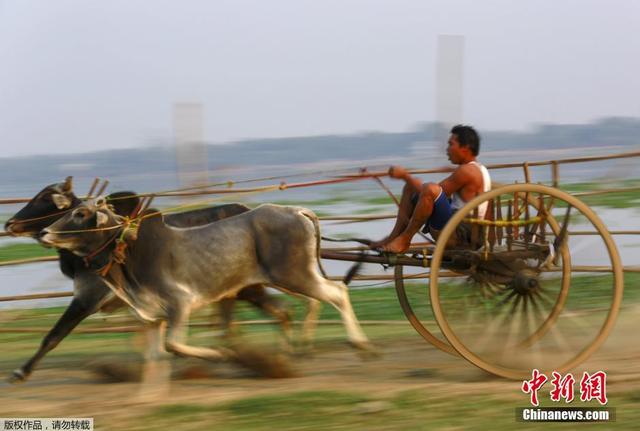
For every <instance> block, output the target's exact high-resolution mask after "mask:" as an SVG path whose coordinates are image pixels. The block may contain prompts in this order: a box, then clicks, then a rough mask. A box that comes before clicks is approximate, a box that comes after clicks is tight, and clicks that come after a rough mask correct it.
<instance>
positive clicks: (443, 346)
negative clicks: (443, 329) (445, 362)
mask: <svg viewBox="0 0 640 431" xmlns="http://www.w3.org/2000/svg"><path fill="white" fill-rule="evenodd" d="M394 277H395V285H396V293H397V295H398V301H399V302H400V307H402V311H403V312H404V315H405V316H406V317H407V320H409V323H411V326H413V328H414V329H415V330H416V331H417V332H418V334H420V335H421V336H422V338H424V339H425V340H427V341H428V342H429V343H431V344H432V345H434V346H435V347H437V348H438V349H440V350H442V351H443V352H447V353H450V354H452V355H456V356H458V352H456V350H455V349H454V348H453V347H451V345H450V344H449V343H448V342H447V341H446V340H445V339H444V337H442V336H440V337H437V336H436V335H434V334H433V332H432V331H433V329H431V330H429V329H427V327H426V325H427V324H428V323H427V322H432V321H433V320H434V319H433V314H432V312H431V305H430V303H429V295H428V288H427V287H425V285H424V284H422V283H420V285H414V284H410V285H409V286H405V283H404V271H403V268H402V265H396V266H395V269H394ZM426 277H428V275H426ZM431 325H432V326H436V325H435V324H434V323H431ZM434 329H437V328H434Z"/></svg>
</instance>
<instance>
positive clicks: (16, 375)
mask: <svg viewBox="0 0 640 431" xmlns="http://www.w3.org/2000/svg"><path fill="white" fill-rule="evenodd" d="M27 377H28V376H27V375H26V374H25V373H24V372H23V371H22V370H20V369H17V370H13V371H12V372H11V375H10V376H9V377H8V378H7V381H8V382H9V383H13V384H16V383H23V382H25V381H26V380H27Z"/></svg>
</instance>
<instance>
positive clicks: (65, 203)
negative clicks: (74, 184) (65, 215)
mask: <svg viewBox="0 0 640 431" xmlns="http://www.w3.org/2000/svg"><path fill="white" fill-rule="evenodd" d="M51 199H53V203H54V204H55V205H56V208H58V209H59V210H63V209H66V208H69V207H70V206H71V199H69V198H68V197H66V196H65V195H61V194H59V193H54V194H52V195H51Z"/></svg>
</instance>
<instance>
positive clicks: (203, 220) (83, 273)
mask: <svg viewBox="0 0 640 431" xmlns="http://www.w3.org/2000/svg"><path fill="white" fill-rule="evenodd" d="M106 199H107V202H108V204H109V205H111V206H112V208H113V209H114V211H115V213H116V214H119V215H121V216H128V215H130V214H132V212H133V211H134V210H135V208H136V207H137V206H138V204H139V198H138V197H137V196H136V195H135V194H134V193H133V192H116V193H112V194H111V195H109V196H107V198H106ZM80 203H81V200H80V199H79V198H78V197H77V196H76V195H75V194H74V193H73V187H72V178H71V177H68V178H67V179H66V180H65V181H64V182H62V183H56V184H51V185H49V186H47V187H45V188H44V189H42V190H41V191H40V192H39V193H38V194H36V196H34V197H33V199H31V200H30V201H29V202H28V203H27V204H26V205H25V206H24V207H23V208H22V209H21V210H20V211H18V212H17V213H16V214H15V215H14V216H13V217H11V219H9V221H7V223H6V224H5V230H6V231H7V232H8V233H10V234H11V235H13V236H28V237H36V236H37V234H38V233H39V232H40V231H41V230H42V229H44V228H45V227H47V226H49V225H50V224H51V223H53V222H55V221H57V220H58V219H60V218H61V217H62V216H63V215H65V214H66V213H68V212H69V211H70V210H71V209H73V208H75V207H77V206H78V205H80ZM246 211H249V208H248V207H247V206H245V205H241V204H228V205H221V206H217V207H210V208H203V209H199V210H194V211H187V212H183V213H179V214H170V215H167V216H166V217H165V221H166V223H168V224H170V225H173V226H176V227H187V226H195V225H204V224H207V223H211V222H214V221H216V220H220V219H223V218H226V217H231V216H234V215H236V214H241V213H243V212H246ZM58 255H59V264H60V270H61V271H62V272H63V273H64V274H65V275H66V276H67V277H69V278H72V279H73V280H74V292H73V295H74V296H73V299H72V300H71V303H70V304H69V305H68V307H67V309H66V310H65V311H64V313H63V314H62V316H61V317H60V318H59V320H58V322H56V324H55V325H54V327H53V328H52V329H51V330H50V331H49V332H48V333H47V335H46V336H45V337H44V339H43V340H42V343H41V344H40V347H39V349H38V350H37V352H36V353H35V354H34V355H33V356H32V357H31V358H30V359H29V360H28V361H27V362H25V363H24V364H23V365H22V366H21V367H20V368H18V369H16V370H14V371H13V372H12V374H11V376H10V378H9V380H10V381H12V382H20V381H24V380H26V379H27V378H28V377H29V376H30V375H31V373H32V372H33V370H34V368H35V366H36V365H37V364H38V363H39V362H40V360H42V358H43V357H44V356H45V355H46V354H47V353H48V352H50V351H51V350H53V349H54V348H55V347H56V346H57V345H58V344H59V343H60V342H61V341H62V340H63V339H64V338H65V337H66V336H67V335H68V334H69V333H70V332H71V331H72V330H73V329H74V328H75V327H76V326H77V325H78V324H79V323H80V322H82V321H83V320H84V319H86V318H87V317H88V316H89V315H91V314H93V313H96V312H97V311H107V312H109V311H113V310H116V309H119V308H120V307H122V306H124V305H125V304H124V302H122V301H121V300H120V299H119V298H118V297H117V296H116V295H114V294H113V293H112V292H111V290H110V289H109V287H108V286H107V285H106V284H105V282H104V281H103V280H102V279H101V278H100V277H99V276H98V275H96V274H95V271H94V270H93V269H90V268H88V267H87V265H86V264H85V262H84V261H83V259H82V258H80V257H78V256H76V255H74V254H72V253H71V252H69V251H68V250H64V249H58ZM236 299H241V300H245V301H248V302H249V303H251V304H252V305H254V306H256V307H258V308H259V309H261V310H262V311H264V312H265V313H267V314H269V315H271V316H273V317H274V318H276V319H277V320H278V321H279V322H280V324H281V325H282V328H283V333H284V334H285V337H286V340H285V342H288V340H289V338H290V332H291V329H290V316H289V313H288V311H287V310H286V308H285V307H284V306H283V303H282V301H280V300H279V299H278V298H276V297H275V296H274V295H270V294H268V293H267V291H266V289H265V288H264V287H263V286H251V287H249V288H247V289H243V290H241V291H240V292H238V294H237V297H236ZM234 304H235V299H234V298H224V299H223V300H221V301H220V315H221V318H222V324H223V327H224V329H225V330H226V331H229V328H230V324H231V321H232V311H233V307H234ZM306 335H307V337H310V336H311V335H310V333H308V334H306Z"/></svg>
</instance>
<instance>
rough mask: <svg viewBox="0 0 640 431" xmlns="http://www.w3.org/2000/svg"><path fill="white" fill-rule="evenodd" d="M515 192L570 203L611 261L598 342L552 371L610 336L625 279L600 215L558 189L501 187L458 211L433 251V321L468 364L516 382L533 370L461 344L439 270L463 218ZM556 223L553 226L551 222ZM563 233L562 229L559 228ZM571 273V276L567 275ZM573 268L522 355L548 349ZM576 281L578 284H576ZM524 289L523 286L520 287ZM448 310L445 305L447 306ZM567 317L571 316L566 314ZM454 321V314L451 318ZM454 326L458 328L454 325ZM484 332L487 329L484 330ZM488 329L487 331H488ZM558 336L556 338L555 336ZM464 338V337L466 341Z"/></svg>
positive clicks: (578, 360) (575, 362)
mask: <svg viewBox="0 0 640 431" xmlns="http://www.w3.org/2000/svg"><path fill="white" fill-rule="evenodd" d="M514 192H519V193H539V194H544V195H545V196H550V197H552V198H555V199H558V200H561V201H562V202H565V203H567V205H568V208H575V209H576V210H578V211H579V213H580V214H581V215H583V216H585V217H586V219H587V221H588V222H589V223H591V225H592V226H593V227H594V228H595V231H596V232H597V234H598V235H599V237H600V238H601V240H602V243H603V244H604V247H605V248H606V251H607V255H608V259H609V260H610V262H611V274H612V277H613V279H612V287H613V289H612V292H611V299H610V301H611V302H610V308H609V309H608V313H607V314H606V317H604V322H603V324H602V325H601V326H600V327H599V329H598V330H597V333H596V335H595V338H594V339H593V340H591V341H589V342H588V343H587V344H586V346H584V347H581V348H578V349H577V350H578V353H575V352H568V353H567V356H570V357H568V359H563V360H562V363H560V364H557V365H552V366H551V367H552V368H553V369H555V370H558V371H564V370H567V369H571V368H573V367H575V366H576V365H578V364H579V363H581V362H582V361H584V360H585V359H586V358H587V357H589V356H590V355H591V354H592V353H593V352H594V351H595V350H596V349H597V348H598V347H599V346H600V345H601V344H602V343H603V342H604V340H605V339H606V337H607V336H608V334H609V332H610V331H611V329H612V328H613V325H614V322H615V318H616V316H617V313H618V309H619V306H620V302H621V299H622V289H623V278H622V267H621V264H620V258H619V255H618V251H617V249H616V247H615V244H614V242H613V240H612V238H611V236H610V235H609V233H608V231H607V230H606V228H605V227H604V225H603V224H602V221H601V220H600V219H599V218H598V217H597V215H596V214H595V213H594V212H593V211H592V210H591V209H590V208H588V207H587V206H586V205H585V204H584V203H582V202H581V201H579V200H578V199H576V198H574V197H572V196H570V195H568V194H566V193H564V192H562V191H560V190H557V189H553V188H551V187H546V186H542V185H536V184H516V185H511V186H506V187H502V188H499V189H496V190H493V191H491V192H489V193H487V194H485V195H482V196H480V197H478V198H476V199H474V200H472V201H471V202H469V203H468V204H467V205H466V206H465V207H464V208H462V209H461V210H460V211H458V212H457V213H456V214H454V216H453V217H452V219H451V220H450V221H449V223H448V224H447V226H446V227H445V229H444V230H443V231H442V233H441V235H440V238H439V240H438V245H437V247H436V249H435V251H434V254H433V256H432V263H431V276H430V287H429V289H430V295H431V304H432V309H433V314H434V317H435V319H436V322H437V323H438V325H439V326H440V329H441V331H442V333H443V334H444V336H445V337H446V338H447V340H448V341H449V343H450V344H451V346H452V347H453V348H454V349H455V350H456V351H457V352H458V353H459V354H460V355H462V356H463V357H465V358H466V359H467V360H469V361H470V362H471V363H473V364H474V365H476V366H478V367H480V368H482V369H484V370H486V371H489V372H491V373H493V374H496V375H499V376H503V377H507V378H514V379H520V378H525V377H527V376H530V373H531V369H532V367H531V366H529V367H524V366H519V365H504V364H500V363H499V361H494V360H493V358H491V357H488V356H490V355H484V354H477V352H476V350H475V347H474V348H470V347H469V346H467V344H469V343H468V339H464V340H461V339H460V337H459V335H461V331H459V330H458V327H456V328H454V327H452V325H451V324H450V322H449V321H448V319H447V316H446V315H445V312H444V310H443V307H442V305H443V304H442V303H441V302H442V301H441V299H442V298H441V295H442V292H443V291H441V290H440V286H439V277H438V275H439V270H440V267H441V264H442V261H443V256H444V254H445V247H444V244H445V243H446V241H447V240H448V239H449V238H451V236H452V235H453V234H454V232H455V229H456V227H457V225H458V224H459V223H460V222H461V221H462V220H463V218H464V217H465V216H466V215H467V213H468V212H469V211H470V210H471V209H472V208H475V207H477V206H478V205H479V204H480V203H482V202H484V201H486V200H489V199H493V198H495V197H497V196H499V195H506V194H509V193H514ZM567 214H569V212H567ZM551 219H553V220H554V221H555V219H554V218H553V217H551V218H550V219H549V220H551ZM566 220H567V223H565V224H564V226H567V225H568V220H569V218H568V217H567V219H566ZM551 223H553V222H551ZM558 228H559V226H558V225H557V224H556V226H555V229H554V230H555V232H556V233H557V231H558ZM560 229H561V228H560ZM568 248H569V245H568V244H566V247H565V248H564V251H563V252H562V254H563V256H564V257H563V258H562V259H563V261H564V259H565V258H566V259H567V263H570V262H571V256H570V252H569V250H568ZM560 249H563V246H561V247H560ZM567 253H568V254H569V255H567V256H565V254H567ZM567 271H568V272H567ZM570 272H571V267H570V264H569V265H566V264H565V265H564V267H563V271H562V274H563V276H562V280H563V281H562V283H561V287H560V290H559V295H558V299H557V300H556V302H555V307H554V308H553V309H552V311H551V313H550V315H549V316H548V317H547V319H546V320H545V321H544V322H543V323H542V325H540V326H538V329H537V330H536V331H535V332H534V333H533V334H531V335H530V336H529V337H528V338H526V339H525V340H524V342H521V343H519V345H518V347H519V348H523V351H526V350H525V348H528V347H530V346H531V345H534V346H535V345H538V348H540V345H542V347H546V346H544V345H543V344H544V342H545V341H546V340H545V335H548V334H550V333H554V326H555V324H556V322H557V320H558V317H559V316H560V315H561V314H562V312H563V310H564V305H565V301H566V299H567V298H566V296H567V295H568V293H569V288H568V285H567V283H568V282H570V281H571V273H570ZM523 277H524V279H525V280H526V274H525V275H524V276H523ZM574 281H575V280H574ZM519 287H521V286H519ZM443 288H446V286H444V287H443ZM445 306H446V303H445ZM524 307H525V309H526V307H527V304H526V302H525V304H524ZM567 313H568V312H567ZM449 317H451V314H450V316H449ZM453 326H455V325H453ZM597 326H599V323H597V324H596V325H594V327H597ZM483 329H484V328H483ZM488 329H489V328H487V330H488ZM554 335H555V334H554ZM463 338H464V337H463ZM546 338H550V337H546ZM503 341H505V340H492V341H491V342H492V343H501V342H503ZM541 368H543V369H545V367H541Z"/></svg>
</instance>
